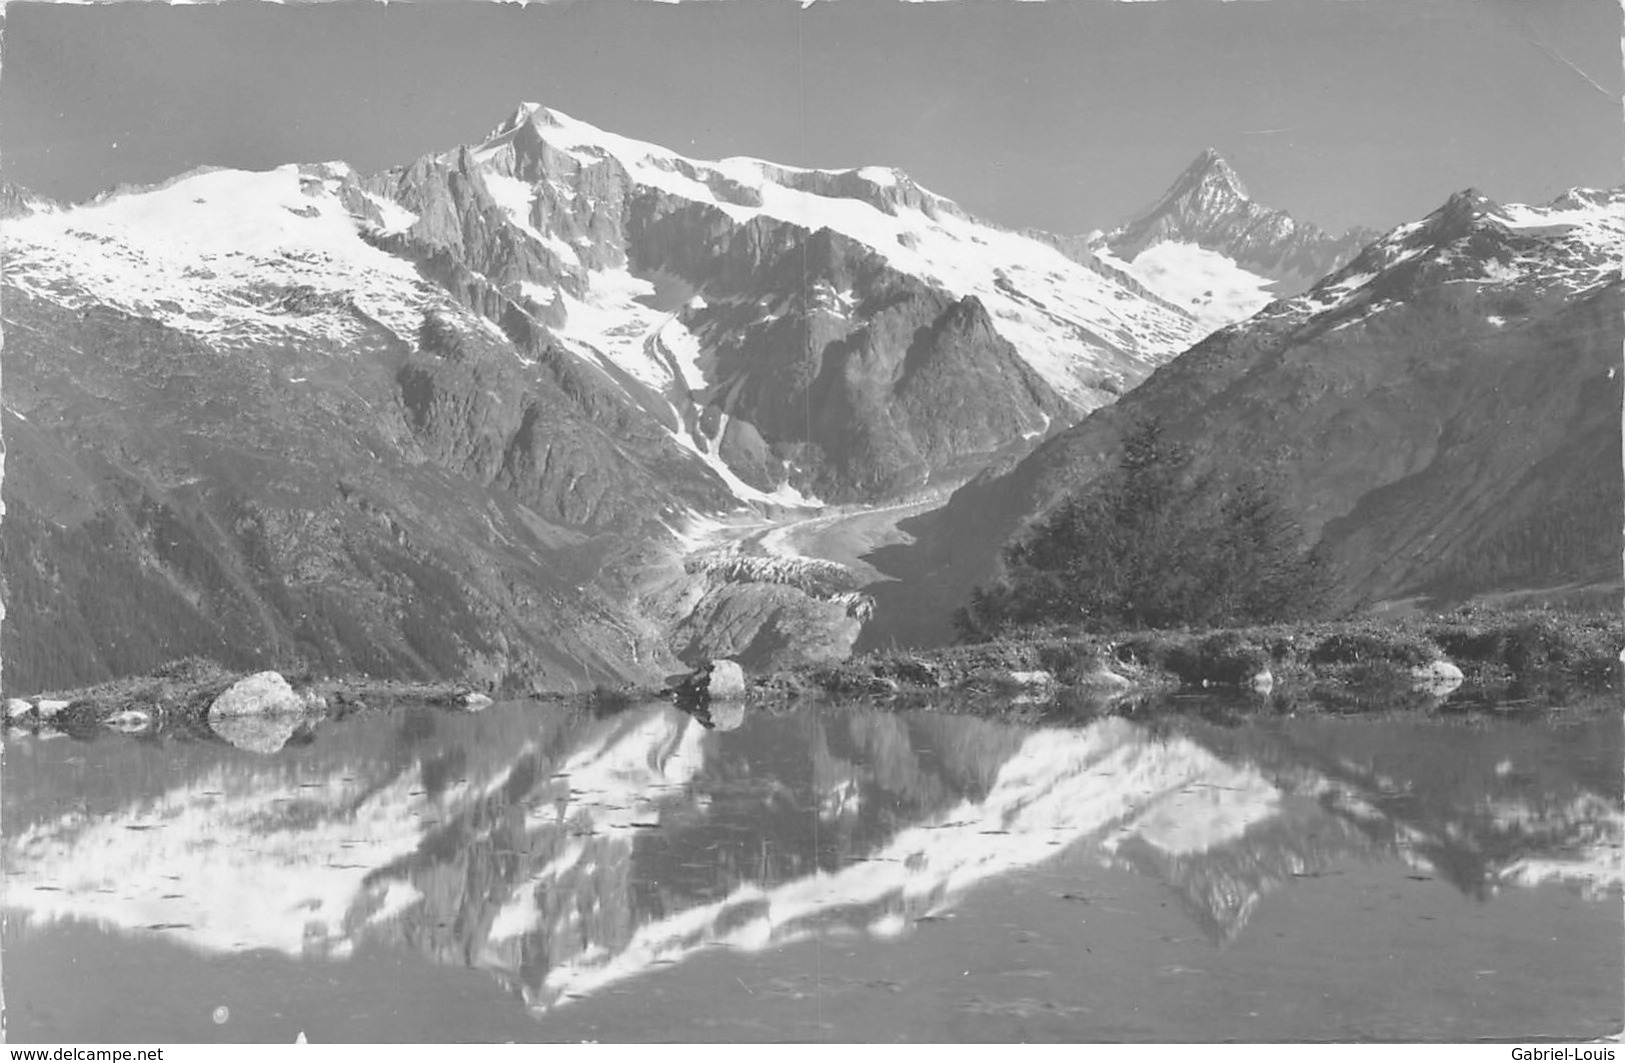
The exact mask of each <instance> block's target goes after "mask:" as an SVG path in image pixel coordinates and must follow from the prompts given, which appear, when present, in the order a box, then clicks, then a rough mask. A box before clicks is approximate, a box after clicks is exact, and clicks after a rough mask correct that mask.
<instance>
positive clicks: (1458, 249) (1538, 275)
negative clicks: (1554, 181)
mask: <svg viewBox="0 0 1625 1063" xmlns="http://www.w3.org/2000/svg"><path fill="white" fill-rule="evenodd" d="M1622 250H1625V188H1615V189H1587V188H1573V189H1569V190H1568V191H1567V192H1565V193H1563V194H1562V195H1560V196H1558V197H1557V198H1556V199H1554V200H1552V202H1550V203H1547V204H1545V205H1544V206H1530V205H1526V204H1521V203H1510V204H1502V203H1498V202H1496V201H1495V200H1493V199H1491V198H1490V197H1489V196H1487V195H1485V194H1484V193H1483V192H1481V191H1479V190H1478V189H1476V188H1468V189H1464V190H1462V191H1460V192H1457V193H1455V194H1454V195H1452V196H1451V197H1450V198H1449V199H1448V200H1446V201H1445V202H1444V204H1443V205H1442V206H1440V207H1439V208H1438V209H1437V210H1435V211H1433V212H1432V213H1431V214H1429V215H1428V216H1427V217H1425V218H1423V219H1421V220H1420V221H1415V222H1411V223H1409V224H1406V225H1401V226H1399V227H1398V228H1395V229H1393V230H1392V231H1390V232H1389V233H1387V234H1386V235H1384V236H1383V237H1381V238H1380V239H1378V240H1376V241H1374V242H1372V243H1371V244H1370V246H1368V247H1367V248H1366V249H1365V250H1364V251H1362V252H1361V253H1360V254H1359V255H1358V256H1357V257H1355V259H1354V260H1353V261H1352V262H1350V263H1349V264H1348V265H1347V266H1345V267H1344V268H1342V269H1341V270H1338V271H1337V272H1336V273H1334V274H1332V275H1331V276H1328V277H1327V278H1326V279H1325V280H1324V281H1322V282H1321V283H1320V284H1318V285H1316V286H1315V287H1314V288H1313V289H1312V290H1311V291H1310V292H1308V293H1307V294H1306V295H1305V296H1303V297H1302V298H1301V299H1299V300H1294V303H1293V304H1292V305H1293V306H1294V307H1296V308H1297V312H1302V311H1305V310H1307V311H1308V312H1311V313H1328V312H1334V311H1335V312H1339V313H1346V312H1349V311H1358V312H1360V313H1364V314H1369V313H1373V312H1376V311H1378V310H1380V309H1381V308H1382V307H1383V305H1385V304H1384V296H1383V293H1384V292H1386V291H1388V290H1389V289H1397V288H1404V289H1405V290H1408V291H1414V290H1416V289H1418V288H1426V287H1433V286H1437V285H1443V284H1465V285H1470V286H1473V287H1475V288H1482V287H1491V288H1497V289H1512V288H1522V289H1528V290H1530V291H1536V290H1538V291H1539V292H1541V293H1543V294H1544V295H1545V296H1547V297H1556V296H1557V295H1562V296H1564V297H1567V296H1570V295H1573V294H1576V293H1581V292H1584V291H1586V290H1587V289H1590V288H1593V287H1596V286H1598V285H1602V284H1608V283H1611V282H1617V281H1618V280H1619V278H1620V258H1621V252H1622Z"/></svg>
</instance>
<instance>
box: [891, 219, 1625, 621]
mask: <svg viewBox="0 0 1625 1063" xmlns="http://www.w3.org/2000/svg"><path fill="white" fill-rule="evenodd" d="M1622 207H1625V190H1621V189H1615V190H1612V191H1598V190H1586V189H1573V190H1570V191H1569V192H1567V193H1565V194H1563V195H1562V196H1560V197H1558V198H1557V199H1556V200H1554V201H1553V202H1551V203H1549V204H1547V205H1545V206H1538V207H1531V206H1523V205H1502V204H1498V203H1496V202H1494V201H1492V200H1490V199H1489V198H1487V197H1486V196H1484V195H1482V194H1481V193H1479V192H1477V191H1475V190H1471V189H1469V190H1467V191H1464V192H1461V193H1458V194H1457V195H1454V196H1452V197H1451V198H1450V199H1449V201H1448V202H1446V203H1445V204H1444V205H1443V206H1441V207H1440V208H1439V209H1438V210H1436V211H1434V212H1433V213H1432V214H1430V215H1428V216H1427V217H1426V218H1424V219H1422V220H1420V221H1417V222H1412V223H1409V224H1406V225H1402V226H1399V227H1397V228H1395V229H1393V230H1392V231H1390V232H1389V233H1387V234H1385V235H1384V236H1382V237H1381V238H1380V239H1378V240H1376V241H1374V242H1372V243H1371V244H1370V245H1369V246H1367V247H1365V248H1364V249H1363V250H1362V251H1361V252H1360V253H1359V254H1358V255H1357V256H1355V257H1354V259H1353V260H1352V261H1350V262H1349V263H1348V264H1347V265H1346V266H1344V267H1343V268H1341V269H1339V270H1337V271H1336V272H1334V273H1332V274H1330V275H1329V276H1327V277H1326V278H1324V279H1323V280H1322V281H1321V282H1320V283H1318V284H1316V285H1315V286H1314V287H1313V288H1311V289H1309V290H1308V291H1307V292H1305V293H1303V294H1302V295H1299V296H1297V297H1295V298H1292V299H1288V300H1282V301H1278V302H1275V303H1272V304H1270V305H1268V306H1267V307H1266V308H1265V309H1264V310H1262V311H1260V312H1259V313H1258V314H1257V315H1255V316H1254V317H1252V318H1249V319H1248V320H1246V321H1245V322H1242V323H1239V324H1236V325H1233V326H1230V327H1227V328H1225V329H1222V330H1220V331H1219V332H1216V333H1214V334H1212V335H1210V336H1208V337H1207V338H1206V339H1204V340H1203V341H1201V342H1200V343H1198V344H1196V345H1195V346H1193V347H1192V348H1191V349H1190V350H1189V351H1187V352H1185V353H1184V354H1182V355H1181V356H1180V357H1178V358H1176V359H1174V360H1173V361H1171V362H1169V363H1168V364H1167V365H1165V366H1163V367H1161V368H1160V369H1158V370H1157V371H1156V372H1155V373H1154V374H1152V376H1151V377H1150V378H1149V379H1147V380H1146V381H1145V382H1144V383H1143V384H1141V385H1140V386H1139V387H1138V388H1136V389H1135V390H1134V391H1132V392H1130V393H1129V394H1128V395H1126V396H1125V397H1124V398H1123V399H1122V400H1121V401H1119V402H1118V403H1116V404H1114V405H1113V406H1112V407H1110V408H1108V409H1102V410H1098V411H1095V412H1094V413H1093V414H1091V415H1090V416H1088V417H1086V418H1085V419H1084V420H1082V421H1081V422H1080V423H1079V424H1077V425H1076V426H1074V427H1073V428H1071V429H1069V430H1068V431H1066V432H1064V433H1060V434H1058V435H1056V436H1054V437H1053V438H1051V439H1049V440H1048V441H1046V442H1045V443H1044V444H1043V445H1042V446H1040V447H1039V448H1037V449H1036V450H1035V451H1034V452H1033V453H1032V454H1031V455H1030V456H1029V457H1027V458H1026V459H1024V460H1022V461H1019V462H1015V463H1007V464H1005V465H1003V466H1000V467H997V468H989V469H988V470H987V471H985V472H984V473H983V474H982V475H981V476H980V477H979V478H978V479H977V480H975V481H973V482H972V483H970V484H967V485H966V486H965V487H963V488H962V489H961V490H960V491H959V492H958V493H956V494H955V495H954V496H953V497H952V498H951V499H950V500H949V502H948V504H947V505H946V506H944V507H943V508H942V509H940V510H938V511H936V512H934V513H933V514H931V515H929V516H928V517H927V518H922V519H921V520H920V521H918V522H917V525H916V527H915V529H914V530H915V532H916V533H917V536H918V539H917V541H916V542H915V543H914V544H912V546H910V547H907V548H894V549H893V550H891V551H890V553H891V555H892V556H891V557H890V559H889V561H888V562H886V563H882V564H881V566H880V567H881V568H882V569H883V570H889V571H893V572H894V574H901V575H906V578H905V579H903V580H902V582H901V583H900V584H896V585H892V586H891V587H889V588H888V590H887V592H886V593H887V596H888V599H889V600H887V601H884V602H883V608H882V615H883V616H892V617H897V616H899V615H900V614H901V613H903V612H905V611H906V612H907V613H908V614H909V616H912V617H914V618H917V622H916V624H915V625H914V626H913V627H912V628H911V629H910V632H909V635H908V636H907V637H909V638H913V639H930V638H936V637H942V635H943V634H944V633H945V631H946V628H945V626H943V625H945V624H946V615H947V614H948V613H951V611H952V608H953V606H954V605H955V604H957V603H959V602H961V601H962V600H963V599H964V596H965V595H966V594H968V592H969V589H970V588H971V587H972V586H974V585H976V584H979V583H983V582H985V581H987V580H990V579H992V578H993V577H994V576H995V575H996V573H997V571H998V557H999V553H1000V551H1001V550H1002V548H1003V547H1004V546H1005V545H1006V544H1008V543H1009V542H1011V541H1013V540H1014V539H1016V538H1018V537H1019V536H1020V535H1021V533H1022V531H1023V529H1024V528H1026V527H1027V526H1029V525H1030V523H1031V522H1032V521H1033V520H1034V519H1036V518H1037V517H1038V516H1040V515H1042V514H1043V513H1045V512H1048V511H1049V509H1050V508H1051V507H1052V506H1054V505H1055V504H1056V503H1057V502H1058V501H1059V500H1060V499H1062V498H1065V497H1068V496H1071V495H1073V494H1076V493H1078V492H1081V491H1087V490H1089V488H1090V485H1091V484H1093V483H1095V482H1096V481H1097V480H1098V479H1099V478H1100V477H1101V476H1102V475H1103V474H1104V473H1105V472H1106V471H1107V470H1108V469H1110V468H1111V467H1113V466H1114V465H1115V463H1116V461H1117V458H1118V456H1119V455H1120V453H1121V450H1120V447H1121V443H1122V441H1123V438H1124V435H1125V433H1126V431H1127V430H1128V429H1129V427H1130V426H1131V425H1133V424H1136V423H1140V422H1143V421H1145V420H1148V419H1149V420H1155V421H1157V422H1159V423H1161V424H1162V425H1163V426H1164V427H1165V429H1166V430H1167V432H1168V433H1169V435H1170V437H1171V438H1172V439H1173V440H1176V441H1179V442H1183V443H1186V444H1188V445H1189V446H1190V447H1191V449H1192V452H1193V454H1194V463H1193V470H1194V475H1196V476H1198V477H1201V476H1203V475H1206V474H1211V475H1213V476H1216V477H1217V478H1218V482H1220V483H1223V482H1224V481H1225V480H1226V479H1227V478H1233V477H1234V475H1235V474H1236V473H1239V472H1243V471H1246V472H1249V473H1252V474H1255V475H1258V476H1260V477H1262V478H1263V479H1264V480H1265V481H1266V482H1268V483H1269V484H1270V485H1271V486H1272V487H1274V488H1275V489H1276V490H1277V491H1278V492H1279V493H1280V495H1281V497H1282V499H1283V500H1284V502H1285V503H1286V505H1287V506H1288V508H1289V510H1290V511H1291V512H1292V513H1294V514H1295V515H1297V516H1298V517H1299V518H1300V520H1301V522H1302V524H1303V526H1304V528H1305V530H1306V531H1307V532H1308V533H1309V535H1310V536H1311V537H1312V538H1316V539H1318V540H1319V541H1320V542H1321V543H1322V544H1323V545H1324V546H1325V547H1326V548H1327V549H1328V551H1329V553H1330V556H1331V558H1332V562H1333V567H1334V570H1335V573H1336V576H1337V583H1338V586H1339V587H1340V588H1341V592H1342V595H1343V601H1344V604H1345V605H1348V606H1360V605H1371V604H1377V603H1389V602H1395V601H1404V600H1408V599H1413V598H1421V599H1445V600H1460V599H1462V598H1466V597H1470V596H1473V595H1479V594H1491V593H1496V592H1512V591H1517V590H1531V589H1552V590H1563V589H1574V588H1578V587H1585V586H1594V587H1604V586H1610V585H1612V586H1617V584H1618V581H1619V576H1620V569H1619V565H1620V531H1619V529H1620V514H1621V512H1622V511H1625V498H1622V487H1621V482H1622V476H1621V457H1620V455H1621V437H1620V417H1619V411H1620V408H1621V399H1622V396H1621V378H1620V352H1621V349H1622V345H1625V294H1622V284H1621V279H1620V247H1621V239H1622V237H1625V211H1622ZM888 566H889V567H888ZM905 601H907V602H908V605H907V608H906V610H905V609H904V607H903V605H902V604H901V603H903V602H905ZM887 636H888V637H898V630H895V629H894V630H891V631H888V632H887Z"/></svg>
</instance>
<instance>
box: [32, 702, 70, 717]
mask: <svg viewBox="0 0 1625 1063" xmlns="http://www.w3.org/2000/svg"><path fill="white" fill-rule="evenodd" d="M67 707H68V703H67V702H66V701H60V700H57V699H55V698H40V699H39V700H38V701H36V702H34V712H35V713H37V714H38V715H39V718H40V719H42V720H49V719H50V718H51V717H52V716H55V715H56V714H57V713H59V712H61V711H62V710H63V709H65V708H67Z"/></svg>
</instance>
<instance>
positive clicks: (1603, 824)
mask: <svg viewBox="0 0 1625 1063" xmlns="http://www.w3.org/2000/svg"><path fill="white" fill-rule="evenodd" d="M1621 762H1622V736H1621V721H1620V718H1619V717H1618V716H1617V715H1615V714H1612V713H1605V714H1602V715H1600V716H1599V715H1597V714H1594V713H1561V712H1559V713H1556V714H1552V715H1548V716H1544V717H1542V718H1541V719H1539V720H1525V721H1517V722H1492V721H1486V720H1484V719H1482V718H1456V719H1449V720H1440V719H1402V720H1395V719H1392V718H1387V719H1380V720H1372V719H1355V718H1345V719H1338V718H1293V719H1284V718H1272V719H1269V720H1265V721H1262V722H1254V723H1247V724H1244V725H1240V726H1224V725H1221V724H1217V723H1210V722H1204V721H1203V720H1201V719H1197V718H1193V717H1192V716H1190V715H1188V714H1186V715H1180V716H1177V717H1176V716H1170V715H1160V716H1159V715H1153V716H1151V717H1131V718H1122V717H1102V718H1097V719H1094V720H1090V721H1081V720H1080V721H1078V722H1075V723H1072V724H1070V725H1052V726H1043V727H1037V726H1031V725H1021V724H1014V723H1004V722H997V721H992V720H986V719H981V718H976V717H970V716H958V715H946V714H936V713H916V714H906V713H899V714H892V713H884V712H874V711H867V710H863V711H860V710H842V709H834V708H828V707H823V708H801V709H796V710H794V711H789V710H785V711H779V712H753V713H752V714H750V715H748V716H747V717H746V718H745V720H744V722H743V724H742V725H741V726H739V727H737V729H734V730H708V729H706V728H704V727H702V726H701V725H700V724H699V723H698V722H697V721H696V720H694V719H693V718H691V717H690V716H688V715H685V714H684V713H682V712H679V711H677V710H676V709H673V708H671V707H670V706H665V705H648V706H642V707H635V708H631V709H628V710H627V711H625V712H622V713H619V714H616V715H614V716H611V717H607V718H593V717H591V716H587V715H583V714H580V713H576V712H572V711H567V710H564V709H561V708H559V707H558V706H556V705H549V704H538V703H524V702H519V703H512V704H503V705H498V706H495V707H493V708H491V709H489V710H487V711H486V712H484V713H480V714H478V715H464V714H456V713H449V712H445V711H442V710H435V709H430V708H421V709H409V710H404V711H400V712H396V713H392V714H388V715H376V716H357V717H351V718H348V719H345V720H339V721H330V722H326V723H323V724H322V725H321V726H320V728H319V729H318V730H317V732H316V735H315V739H314V741H311V742H308V743H305V744H299V745H294V746H291V747H289V748H286V749H283V750H281V751H280V752H277V753H274V754H261V753H254V752H250V751H247V750H243V749H237V748H234V747H232V746H230V745H227V744H224V743H222V742H219V741H211V740H207V739H202V738H195V737H194V738H185V737H180V736H176V737H169V738H162V737H159V738H152V739H145V740H136V739H132V738H129V737H126V736H122V735H116V734H108V735H106V736H103V737H99V738H97V739H95V740H92V741H81V740H78V739H73V738H66V737H57V738H51V739H42V738H40V737H37V736H23V735H18V734H14V735H12V736H11V737H8V739H7V740H6V745H5V761H4V772H3V776H0V799H3V802H4V812H5V815H4V822H3V834H4V858H5V859H4V864H5V890H4V914H3V925H0V947H3V949H4V957H3V960H4V966H3V978H4V992H5V1002H6V1008H7V1013H6V1027H7V1029H6V1033H7V1036H8V1038H9V1039H10V1040H12V1041H24V1042H35V1041H54V1042H71V1041H80V1042H83V1041H105V1040H113V1041H154V1040H156V1041H181V1042H186V1041H210V1040H220V1041H291V1040H293V1039H294V1038H295V1036H296V1035H298V1034H299V1033H301V1032H303V1033H305V1034H306V1036H307V1037H308V1038H309V1039H310V1040H312V1041H333V1040H344V1041H357V1040H366V1041H376V1040H406V1041H424V1040H427V1041H508V1040H580V1039H593V1040H605V1041H611V1040H613V1041H652V1040H736V1041H738V1040H744V1041H762V1040H802V1041H805V1040H821V1039H831V1040H859V1041H885V1040H958V1041H974V1040H1084V1041H1090V1040H1109V1041H1121V1040H1195V1041H1209V1040H1227V1039H1229V1040H1245V1041H1271V1040H1315V1039H1338V1040H1349V1039H1374V1038H1375V1039H1400V1040H1426V1039H1440V1040H1451V1041H1460V1040H1469V1039H1476V1038H1533V1037H1539V1036H1556V1037H1590V1036H1600V1035H1604V1034H1607V1033H1610V1032H1617V1031H1618V1030H1619V1029H1620V1026H1621V1022H1622V1018H1621V1007H1622V1005H1621V994H1620V987H1621V985H1622V984H1625V981H1622V980H1625V970H1622V949H1621V941H1622V919H1625V908H1622V901H1621V896H1622V888H1625V871H1622V859H1621V846H1622V833H1625V802H1622V795H1621V785H1622V783H1621V771H1620V766H1621Z"/></svg>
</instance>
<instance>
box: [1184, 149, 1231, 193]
mask: <svg viewBox="0 0 1625 1063" xmlns="http://www.w3.org/2000/svg"><path fill="white" fill-rule="evenodd" d="M1213 185H1223V186H1226V187H1228V188H1229V189H1230V190H1231V191H1233V192H1234V193H1235V194H1236V195H1238V196H1241V197H1242V198H1243V199H1245V198H1247V189H1246V187H1245V186H1243V185H1242V183H1241V177H1240V176H1239V175H1238V174H1237V173H1236V170H1235V167H1233V166H1231V165H1230V163H1229V161H1228V160H1227V159H1225V157H1224V156H1223V155H1221V154H1219V149H1218V148H1214V147H1206V148H1203V149H1202V150H1201V151H1199V152H1197V153H1196V158H1195V159H1193V160H1191V164H1190V165H1189V166H1187V167H1185V170H1184V172H1183V173H1181V174H1180V175H1179V178H1178V179H1177V180H1176V181H1174V183H1173V186H1172V188H1170V189H1169V191H1170V192H1174V193H1176V194H1178V193H1182V192H1184V191H1187V190H1189V189H1192V188H1196V187H1200V186H1213Z"/></svg>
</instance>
